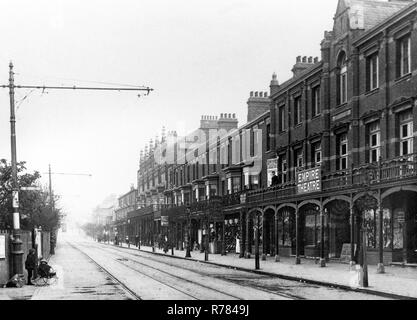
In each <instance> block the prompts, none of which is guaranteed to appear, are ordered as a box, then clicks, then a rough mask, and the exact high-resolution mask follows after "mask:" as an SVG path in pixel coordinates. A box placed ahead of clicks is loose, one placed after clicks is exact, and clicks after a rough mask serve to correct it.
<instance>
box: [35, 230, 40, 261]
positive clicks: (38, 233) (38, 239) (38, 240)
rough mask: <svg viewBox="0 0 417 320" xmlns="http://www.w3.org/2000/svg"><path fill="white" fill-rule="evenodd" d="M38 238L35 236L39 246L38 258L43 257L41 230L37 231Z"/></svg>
mask: <svg viewBox="0 0 417 320" xmlns="http://www.w3.org/2000/svg"><path fill="white" fill-rule="evenodd" d="M35 233H36V236H35V244H36V245H37V248H38V257H42V237H41V236H42V234H41V232H40V231H39V230H36V231H35Z"/></svg>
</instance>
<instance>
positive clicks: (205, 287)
mask: <svg viewBox="0 0 417 320" xmlns="http://www.w3.org/2000/svg"><path fill="white" fill-rule="evenodd" d="M96 248H97V249H99V250H101V251H104V252H107V253H108V254H112V255H114V256H117V257H119V258H122V259H126V257H125V256H123V255H121V254H116V253H114V252H113V251H116V252H117V250H112V252H111V253H109V252H108V251H107V250H105V249H104V248H100V247H96ZM150 260H153V259H150ZM115 261H117V262H118V263H120V264H122V265H123V266H125V267H127V268H129V269H130V270H132V271H135V272H137V273H140V274H141V275H144V276H146V277H148V278H150V279H152V280H154V281H157V282H159V283H161V284H163V285H164V286H167V287H169V288H171V289H174V290H176V291H178V292H181V293H183V294H185V295H187V296H189V297H190V298H192V299H194V300H202V299H200V298H199V297H197V296H195V295H193V294H190V293H189V292H187V291H186V290H182V289H179V288H178V287H174V286H172V285H170V284H167V283H166V282H164V281H161V280H159V279H157V278H156V277H153V276H151V275H149V274H146V273H143V271H141V270H138V269H136V268H134V267H132V266H130V265H129V264H127V263H124V262H123V260H119V259H116V260H115ZM129 261H131V262H133V263H134V264H136V265H140V266H143V267H146V268H149V269H153V270H155V271H157V272H160V273H163V274H165V275H168V276H170V277H173V278H175V279H178V280H180V281H184V282H187V283H190V284H192V285H194V286H198V287H201V288H204V289H206V290H210V291H213V292H215V293H218V294H221V295H223V296H226V297H230V298H232V299H235V300H243V299H242V298H240V297H238V296H235V295H232V294H230V293H227V292H225V291H221V290H218V289H215V288H212V287H209V286H206V285H203V284H201V283H199V282H197V281H192V280H190V279H185V278H184V277H180V276H177V275H175V274H172V273H170V272H167V271H165V270H162V269H159V268H156V267H153V266H150V265H148V264H146V263H142V262H139V261H137V260H132V259H129ZM153 261H155V260H153ZM155 262H157V263H161V262H160V261H155ZM167 265H169V266H171V267H176V268H178V266H175V265H170V264H167ZM187 270H188V269H187Z"/></svg>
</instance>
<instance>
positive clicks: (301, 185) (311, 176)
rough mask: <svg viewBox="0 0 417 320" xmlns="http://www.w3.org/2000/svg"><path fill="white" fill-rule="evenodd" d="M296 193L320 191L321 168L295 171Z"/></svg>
mask: <svg viewBox="0 0 417 320" xmlns="http://www.w3.org/2000/svg"><path fill="white" fill-rule="evenodd" d="M296 176H297V193H298V194H302V193H311V192H318V191H321V168H314V169H309V170H303V171H297V174H296Z"/></svg>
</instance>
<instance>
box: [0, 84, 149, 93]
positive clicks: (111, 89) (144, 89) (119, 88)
mask: <svg viewBox="0 0 417 320" xmlns="http://www.w3.org/2000/svg"><path fill="white" fill-rule="evenodd" d="M0 87H1V88H10V85H0ZM13 87H14V88H17V89H40V90H46V89H51V90H53V89H63V90H101V91H146V92H148V93H149V92H151V91H154V89H152V88H149V87H137V88H132V87H130V88H127V87H80V86H26V85H14V86H13Z"/></svg>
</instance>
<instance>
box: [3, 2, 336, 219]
mask: <svg viewBox="0 0 417 320" xmlns="http://www.w3.org/2000/svg"><path fill="white" fill-rule="evenodd" d="M336 6H337V1H336V0H320V1H311V0H293V1H281V0H275V1H274V0H256V1H251V0H239V1H238V0H230V1H226V0H207V1H203V0H187V1H185V0H181V1H174V0H166V1H165V0H164V1H162V0H149V1H148V0H146V1H145V0H131V1H128V0H117V1H116V0H114V1H110V0H95V1H92V0H83V1H79V0H65V1H63V0H61V1H59V0H53V1H52V0H48V1H45V0H43V1H40V0H37V1H33V0H32V1H29V0H28V1H18V0H15V1H4V0H0V29H1V30H2V32H1V33H0V39H1V50H0V84H7V81H8V64H9V61H10V60H12V61H13V63H14V65H15V72H16V76H15V78H16V79H15V83H16V84H25V85H31V84H38V85H43V84H44V85H94V84H95V85H99V84H98V83H93V82H92V81H96V82H109V83H120V84H131V85H146V86H150V87H152V88H154V89H155V91H154V92H153V93H151V94H150V95H149V96H148V97H141V98H138V97H137V94H135V93H134V92H83V91H62V90H61V91H53V90H49V91H47V92H44V93H43V92H42V91H39V90H37V91H36V90H35V91H31V90H23V89H20V90H19V89H18V90H17V92H16V104H17V106H19V108H18V110H17V157H18V160H19V161H22V160H25V161H27V163H28V167H29V168H30V169H32V170H34V169H36V170H39V171H40V172H47V170H48V164H49V163H51V165H52V169H53V171H55V172H67V173H90V174H92V175H93V177H92V178H88V177H82V176H58V175H57V176H53V177H52V181H53V187H54V190H55V192H56V193H58V194H60V195H61V197H62V199H61V206H62V207H63V208H64V209H65V211H66V212H67V213H68V214H69V215H72V216H74V217H78V218H83V217H88V216H89V215H90V213H91V211H92V208H93V207H95V206H96V205H98V204H100V203H101V202H102V201H103V200H104V198H105V197H106V196H107V195H109V194H111V193H116V194H119V195H120V194H123V193H125V192H127V191H128V190H129V188H130V185H131V184H133V183H134V184H135V185H136V172H137V169H138V162H139V153H140V150H141V149H143V147H144V146H145V144H146V143H148V142H149V139H150V138H154V137H155V135H159V136H160V133H161V128H162V126H166V127H167V129H168V130H177V131H180V132H179V133H181V131H183V130H186V131H191V130H193V129H196V127H197V126H198V124H199V119H200V117H201V115H220V113H226V112H227V113H236V114H237V116H238V119H239V120H240V121H239V124H240V125H242V124H244V123H245V121H246V116H247V113H246V101H247V99H248V97H249V92H250V91H268V89H269V82H270V79H271V75H272V73H273V72H274V71H275V72H276V73H277V74H278V80H279V81H280V82H281V83H282V82H284V81H285V80H287V79H288V78H290V77H291V71H290V70H291V68H292V66H293V65H294V63H295V59H296V56H298V55H303V56H304V55H306V56H320V41H321V40H322V38H323V33H324V31H325V30H331V29H332V23H333V16H334V13H335V10H336ZM87 81H90V82H87ZM25 96H27V97H26V98H25V99H24V100H23V101H22V99H23V98H24V97H25ZM9 117H10V109H9V96H8V90H7V89H0V158H6V159H10V124H9ZM42 181H43V182H44V183H45V184H47V181H48V180H47V175H44V177H43V178H42Z"/></svg>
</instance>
